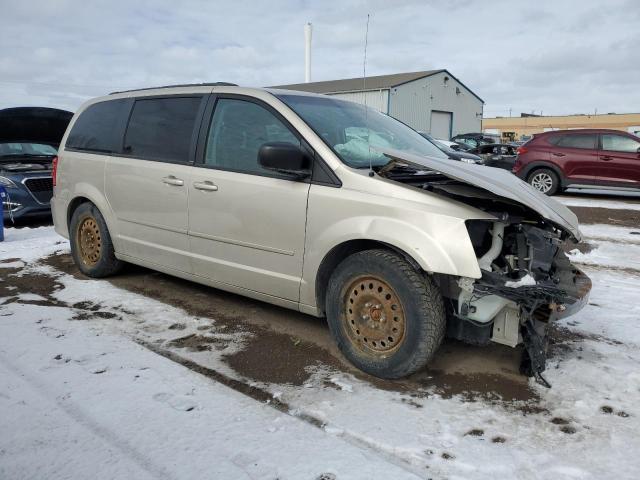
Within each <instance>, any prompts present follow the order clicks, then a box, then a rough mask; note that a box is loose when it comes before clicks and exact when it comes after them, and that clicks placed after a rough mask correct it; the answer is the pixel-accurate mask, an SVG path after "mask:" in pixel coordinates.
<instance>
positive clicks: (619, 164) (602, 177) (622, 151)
mask: <svg viewBox="0 0 640 480" xmlns="http://www.w3.org/2000/svg"><path fill="white" fill-rule="evenodd" d="M600 145H601V150H600V168H599V171H598V176H597V180H598V183H602V184H606V185H612V186H621V187H640V139H638V140H636V139H634V138H633V137H631V136H630V135H623V134H616V133H603V134H601V135H600Z"/></svg>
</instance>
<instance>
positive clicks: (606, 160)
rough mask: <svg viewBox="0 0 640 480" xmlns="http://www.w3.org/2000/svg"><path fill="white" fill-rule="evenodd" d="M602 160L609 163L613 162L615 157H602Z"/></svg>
mask: <svg viewBox="0 0 640 480" xmlns="http://www.w3.org/2000/svg"><path fill="white" fill-rule="evenodd" d="M600 158H601V159H602V160H604V161H605V162H608V161H609V160H613V157H610V156H609V155H602V156H601V157H600Z"/></svg>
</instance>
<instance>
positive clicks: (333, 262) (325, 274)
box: [315, 239, 424, 316]
mask: <svg viewBox="0 0 640 480" xmlns="http://www.w3.org/2000/svg"><path fill="white" fill-rule="evenodd" d="M372 249H386V250H389V251H392V252H395V253H397V254H399V255H401V256H402V257H403V258H404V259H405V260H407V262H409V263H410V264H411V265H412V266H413V268H415V269H416V270H417V271H424V270H423V269H422V268H421V267H420V264H419V263H418V262H417V261H416V260H415V259H414V258H413V257H412V256H411V255H409V254H408V253H407V252H405V251H404V250H402V249H400V248H398V247H396V246H394V245H391V244H389V243H386V242H382V241H379V240H372V239H354V240H347V241H345V242H342V243H340V244H339V245H336V246H335V247H333V248H332V249H331V250H329V252H327V254H326V255H325V256H324V258H323V259H322V261H321V262H320V266H319V268H318V271H317V273H316V281H315V296H316V305H317V308H318V312H319V314H320V315H321V316H324V315H325V301H326V296H327V290H328V286H329V279H330V278H331V275H332V273H333V271H334V270H335V269H336V267H337V266H338V265H339V264H340V263H341V262H342V261H343V260H344V259H345V258H347V257H349V256H350V255H353V254H354V253H358V252H362V251H365V250H372Z"/></svg>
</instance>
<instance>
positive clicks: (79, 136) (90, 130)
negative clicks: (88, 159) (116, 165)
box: [66, 99, 129, 153]
mask: <svg viewBox="0 0 640 480" xmlns="http://www.w3.org/2000/svg"><path fill="white" fill-rule="evenodd" d="M128 112H129V101H128V100H127V99H118V100H108V101H106V102H100V103H94V104H93V105H89V107H87V108H86V109H85V110H84V111H83V112H82V113H81V114H80V116H79V117H78V119H77V120H76V121H75V123H74V124H73V127H72V128H71V132H69V137H68V138H67V142H66V148H71V149H74V150H83V151H89V152H104V153H118V152H120V149H121V148H122V125H123V121H124V119H125V118H126V116H127V114H128Z"/></svg>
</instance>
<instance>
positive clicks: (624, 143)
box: [602, 134, 640, 153]
mask: <svg viewBox="0 0 640 480" xmlns="http://www.w3.org/2000/svg"><path fill="white" fill-rule="evenodd" d="M602 149H603V150H610V151H613V152H627V153H636V152H638V149H640V142H639V141H637V140H634V139H633V138H629V137H625V136H622V135H614V134H610V135H602Z"/></svg>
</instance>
